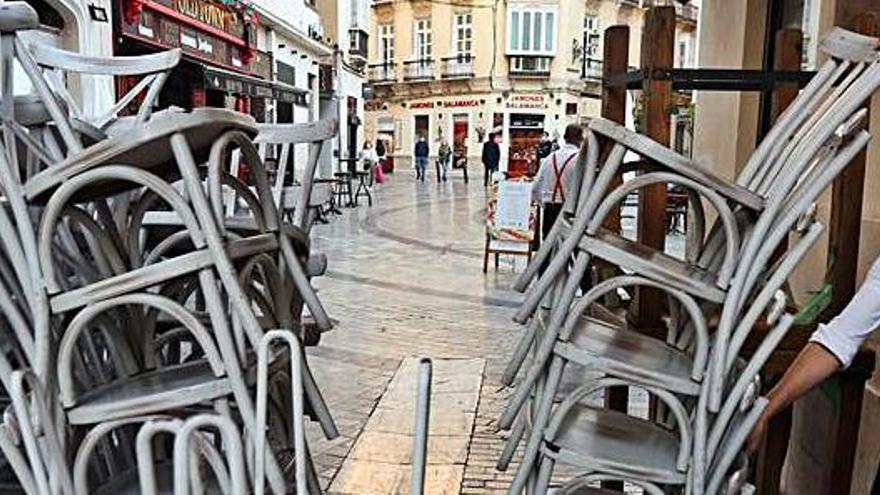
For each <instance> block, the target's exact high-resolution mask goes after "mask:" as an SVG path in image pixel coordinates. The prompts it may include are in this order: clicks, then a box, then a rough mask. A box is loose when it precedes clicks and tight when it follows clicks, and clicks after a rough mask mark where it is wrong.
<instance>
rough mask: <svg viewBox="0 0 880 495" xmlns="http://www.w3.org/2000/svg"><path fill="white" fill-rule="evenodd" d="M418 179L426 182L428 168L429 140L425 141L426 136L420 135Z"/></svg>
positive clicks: (416, 153)
mask: <svg viewBox="0 0 880 495" xmlns="http://www.w3.org/2000/svg"><path fill="white" fill-rule="evenodd" d="M414 151H415V156H416V180H420V181H422V182H425V171H426V170H427V168H428V153H429V151H430V150H429V149H428V142H427V141H425V136H419V140H418V142H416V149H415V150H414Z"/></svg>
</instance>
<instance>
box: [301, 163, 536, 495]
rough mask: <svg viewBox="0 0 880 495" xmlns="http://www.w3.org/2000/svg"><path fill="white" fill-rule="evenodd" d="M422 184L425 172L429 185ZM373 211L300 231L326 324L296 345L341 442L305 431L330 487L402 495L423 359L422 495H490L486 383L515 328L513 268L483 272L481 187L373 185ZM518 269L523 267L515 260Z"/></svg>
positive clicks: (493, 380)
mask: <svg viewBox="0 0 880 495" xmlns="http://www.w3.org/2000/svg"><path fill="white" fill-rule="evenodd" d="M429 178H430V177H429ZM374 193H375V194H374V202H373V206H372V207H368V206H366V205H363V204H362V205H361V206H360V207H358V208H356V209H349V208H344V209H343V215H341V216H333V217H331V222H330V223H329V224H327V225H318V226H316V227H315V229H314V231H313V243H314V245H313V246H314V249H315V250H317V251H320V252H324V253H326V254H327V255H328V258H329V269H328V273H327V275H326V276H324V277H322V278H321V279H320V280H319V281H317V283H316V285H317V288H318V290H319V292H320V297H321V299H322V301H323V302H324V304H325V306H326V308H327V310H328V312H329V313H330V314H331V316H332V317H333V318H334V319H336V320H338V322H339V323H338V325H337V326H336V327H335V328H334V330H333V331H332V332H330V333H328V334H325V335H324V336H323V338H322V341H321V343H320V345H319V346H318V347H316V348H311V349H310V350H309V354H310V356H309V359H310V363H311V365H312V368H313V370H314V372H315V375H316V379H317V381H318V383H319V385H320V387H321V389H322V391H323V392H324V395H325V397H326V399H327V402H328V404H329V406H330V408H331V411H332V412H333V414H334V417H335V419H336V421H337V424H338V426H339V429H340V432H341V437H340V438H337V439H335V440H333V441H326V440H324V439H323V438H322V436H321V434H320V431H319V430H318V428H317V427H316V426H315V425H309V433H310V441H311V443H310V445H311V448H312V451H313V455H314V458H315V462H316V464H317V465H318V470H319V476H320V478H321V482H322V485H323V487H324V488H325V489H328V490H329V492H331V493H357V494H371V493H376V494H384V493H409V470H410V465H409V455H410V449H411V448H412V437H411V435H412V425H413V421H414V413H413V407H414V406H413V404H414V403H415V395H416V394H415V387H414V383H415V381H414V380H415V369H416V367H415V365H414V364H413V363H415V362H416V361H417V360H416V359H414V358H418V357H430V358H432V359H434V360H435V377H434V378H435V380H434V383H435V393H434V400H433V404H432V405H433V409H432V421H431V435H430V438H431V440H430V442H429V451H428V464H429V468H428V474H427V479H426V491H427V493H431V494H435V493H491V492H494V491H503V490H504V488H505V487H506V486H507V484H508V483H509V481H510V479H511V477H512V470H509V471H508V472H506V473H504V472H499V471H497V470H496V469H495V467H494V465H495V461H496V460H497V457H498V455H499V453H500V451H501V448H502V445H503V444H502V439H501V438H500V437H499V436H498V435H497V434H496V433H495V431H494V429H495V428H494V422H495V420H496V418H497V416H498V414H499V413H500V410H501V407H503V405H504V403H505V399H506V397H507V394H509V391H508V390H505V389H502V387H501V385H500V382H499V378H500V375H501V371H502V368H503V366H504V364H505V363H506V360H507V356H508V355H509V353H510V351H511V349H512V347H513V345H514V344H515V342H516V338H517V336H518V335H519V332H520V331H521V330H520V328H519V326H518V325H516V324H514V323H513V321H512V320H511V317H512V314H513V310H514V308H515V307H516V305H517V301H518V300H519V298H520V297H521V296H520V295H519V294H516V293H514V292H512V291H510V290H509V289H508V287H509V286H510V285H511V283H512V281H513V279H514V277H515V276H516V273H515V272H514V261H513V260H512V259H502V263H501V267H500V269H499V270H498V271H497V272H496V271H494V270H493V269H492V267H491V264H490V271H489V273H488V274H485V275H484V274H483V273H482V271H481V270H482V256H483V255H482V250H483V244H484V242H485V239H484V235H485V234H484V228H483V226H484V221H483V215H484V210H485V208H484V201H485V193H484V190H483V188H482V185H481V184H480V183H479V182H473V181H472V182H471V183H470V184H464V183H463V182H462V181H461V179H460V178H458V177H456V179H455V181H450V182H447V183H442V184H437V183H436V182H424V183H416V182H415V181H414V180H413V178H412V176H411V175H409V174H407V173H406V172H398V173H396V174H394V175H390V176H389V180H388V181H387V182H386V183H385V184H381V185H377V187H376V189H375V191H374ZM517 264H518V265H519V268H520V269H521V268H522V264H523V261H522V260H520V261H519V262H517Z"/></svg>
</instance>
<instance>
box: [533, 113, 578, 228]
mask: <svg viewBox="0 0 880 495" xmlns="http://www.w3.org/2000/svg"><path fill="white" fill-rule="evenodd" d="M563 139H564V140H565V144H564V145H563V146H562V147H561V148H559V149H558V150H556V151H553V152H552V153H549V154H548V155H547V156H546V157H544V159H543V160H541V166H540V168H538V173H537V175H535V182H534V183H533V184H532V200H533V201H535V202H537V203H539V204H540V205H541V207H542V210H543V212H544V217H543V219H542V221H541V239H542V240H543V239H544V238H546V237H547V234H549V233H550V229H551V228H552V227H553V223H554V222H556V217H558V216H559V212H560V211H562V205H563V203H565V197H566V195H567V194H569V191H570V188H571V187H573V185H572V184H571V182H572V179H571V177H572V174H574V168H575V160H576V159H577V155H578V151H579V150H580V147H581V144H582V143H583V142H584V131H583V129H582V128H581V127H580V126H579V125H577V124H569V126H568V127H566V128H565V136H564V137H563ZM576 186H577V185H574V187H576Z"/></svg>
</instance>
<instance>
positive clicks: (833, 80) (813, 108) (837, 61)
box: [737, 27, 880, 194]
mask: <svg viewBox="0 0 880 495" xmlns="http://www.w3.org/2000/svg"><path fill="white" fill-rule="evenodd" d="M820 48H821V50H822V51H823V52H824V53H825V54H826V55H828V60H827V61H826V62H825V63H824V64H823V65H822V67H821V68H820V69H819V71H818V72H817V73H816V75H815V76H814V77H813V78H812V80H811V81H810V83H809V84H807V86H806V87H805V88H804V89H803V90H802V91H801V92H800V93H799V95H798V96H797V98H795V100H794V101H793V102H792V103H791V105H789V106H788V107H787V108H786V110H785V111H784V112H783V113H782V115H780V116H779V118H778V119H777V120H776V123H775V125H774V126H773V128H771V130H770V131H769V132H768V133H767V135H766V136H765V137H764V139H763V140H762V141H761V143H760V144H759V145H758V147H757V148H756V150H755V152H754V153H753V154H752V156H751V157H750V158H749V160H748V162H746V164H745V166H744V167H743V169H742V172H741V173H740V174H739V177H738V178H737V183H739V184H740V185H742V186H746V187H748V188H749V189H752V190H755V191H757V192H759V193H763V194H767V193H771V192H772V190H773V184H774V182H775V180H776V178H777V177H778V176H779V175H780V174H795V175H797V174H798V172H797V171H795V170H791V169H790V166H787V160H786V158H787V157H789V156H790V154H791V151H792V150H793V149H794V147H795V146H797V145H798V144H799V143H801V142H802V141H803V140H804V139H805V138H806V137H807V136H808V135H810V133H811V132H814V131H815V130H816V128H817V126H821V124H822V121H823V120H825V119H827V118H828V116H827V113H828V110H829V109H830V108H831V107H832V106H834V105H836V104H838V102H839V101H840V100H846V99H848V98H856V99H857V100H858V101H857V104H859V105H860V104H861V103H862V101H864V100H863V99H862V98H860V96H859V95H856V94H852V93H848V92H847V89H849V88H850V87H851V86H852V85H853V84H854V83H855V82H856V81H857V80H858V79H860V78H861V77H862V76H864V75H865V73H866V72H867V70H868V68H869V67H870V66H872V65H873V64H875V63H876V60H877V49H878V48H880V40H878V39H877V38H872V37H869V36H864V35H860V34H858V33H854V32H851V31H847V30H845V29H842V28H839V27H835V28H832V29H831V30H830V31H829V32H828V33H826V35H825V36H824V37H823V39H822V42H821V44H820ZM833 127H836V125H834V126H832V130H833Z"/></svg>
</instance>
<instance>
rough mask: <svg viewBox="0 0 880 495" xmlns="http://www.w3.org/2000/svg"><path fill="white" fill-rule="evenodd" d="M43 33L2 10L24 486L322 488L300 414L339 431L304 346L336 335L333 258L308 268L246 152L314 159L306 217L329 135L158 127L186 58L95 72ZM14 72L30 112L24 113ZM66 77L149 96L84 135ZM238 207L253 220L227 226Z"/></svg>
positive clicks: (220, 124)
mask: <svg viewBox="0 0 880 495" xmlns="http://www.w3.org/2000/svg"><path fill="white" fill-rule="evenodd" d="M37 26H38V19H37V14H36V13H35V12H34V10H33V9H32V8H31V7H30V6H29V5H27V4H26V3H24V2H6V3H0V55H2V61H0V62H2V65H0V67H2V68H3V69H4V70H5V72H4V74H3V78H4V79H3V81H4V84H3V95H2V96H3V99H2V103H0V119H2V121H0V123H2V128H3V134H2V141H0V188H2V200H3V201H2V205H0V309H2V313H3V316H2V318H0V343H2V351H3V352H2V354H0V383H2V385H3V387H4V388H5V389H6V390H7V391H8V392H9V394H10V396H11V398H12V407H11V408H10V409H8V410H7V413H6V415H4V423H3V426H2V428H0V448H2V450H3V454H4V456H5V457H6V458H7V459H8V461H9V462H10V464H11V465H12V467H13V468H14V470H15V472H16V475H17V476H18V478H19V480H20V482H21V484H22V486H23V488H24V489H25V491H26V492H27V493H38V494H41V495H42V494H49V493H57V492H61V493H77V494H84V493H118V492H119V491H132V492H136V493H139V492H140V491H141V490H144V491H145V492H148V493H188V491H189V490H190V489H193V490H195V491H197V492H199V493H204V492H208V493H217V492H223V493H243V492H244V491H247V490H250V489H251V487H253V488H254V489H255V490H256V491H257V492H258V493H262V492H263V490H265V484H266V482H267V481H268V485H269V487H270V488H271V491H272V492H273V493H286V492H287V491H288V490H289V489H291V488H292V487H293V486H294V485H295V486H296V489H297V491H298V492H299V493H306V492H309V493H316V492H318V491H320V487H319V486H318V483H317V477H316V475H315V472H314V467H313V466H312V464H311V461H310V456H309V452H308V447H307V445H306V443H305V438H304V435H303V425H302V422H303V420H304V415H305V414H306V413H308V415H310V416H311V417H312V418H313V419H315V420H316V421H318V422H319V423H320V425H321V427H322V428H323V431H324V433H325V435H326V436H327V437H328V438H333V437H335V436H336V435H338V433H337V431H336V426H335V424H334V422H333V419H332V417H331V416H330V413H329V410H328V408H327V406H326V404H325V403H324V400H323V398H322V397H321V394H320V391H319V389H318V386H317V384H316V383H315V380H314V378H313V377H312V374H311V372H310V371H309V367H308V364H307V362H306V360H305V355H304V353H303V349H302V346H301V339H302V337H303V333H304V332H305V331H306V329H307V327H309V326H310V327H314V328H315V329H317V330H326V329H329V328H330V326H331V325H332V324H331V321H330V318H329V317H328V315H327V313H326V311H325V310H324V308H323V306H322V305H321V302H320V301H319V300H318V297H317V294H316V293H315V290H314V289H313V288H312V286H311V282H310V279H311V277H313V276H317V275H320V274H321V273H322V272H323V268H324V266H325V265H326V260H324V259H323V257H321V256H318V255H315V254H313V253H311V252H310V246H309V239H308V236H309V228H310V222H311V220H310V217H309V215H308V209H307V208H305V207H303V208H298V209H297V210H295V211H294V215H293V221H292V222H284V221H282V220H281V219H280V217H279V214H278V210H277V203H276V201H275V199H274V197H273V193H272V189H271V187H270V185H269V180H268V174H267V171H266V170H265V167H264V166H263V164H262V160H261V158H260V154H259V152H258V150H257V146H256V144H255V143H254V140H255V139H256V138H258V136H260V135H263V136H264V138H263V139H270V138H271V140H272V142H273V143H277V144H279V145H295V144H303V145H306V146H308V147H309V158H308V162H307V164H306V168H305V172H304V175H303V179H302V182H303V187H302V188H301V189H300V191H299V192H300V195H301V197H300V198H299V203H298V204H300V205H308V204H309V194H310V191H311V184H312V181H313V178H314V173H315V168H316V164H317V160H318V156H319V154H320V150H321V146H322V144H323V142H324V141H326V140H328V139H330V138H332V136H334V135H335V133H336V122H335V121H332V120H328V121H321V122H317V123H313V124H302V125H286V126H272V127H263V128H261V127H259V126H258V125H257V124H256V123H255V121H254V120H253V119H252V118H250V117H249V116H245V115H243V114H240V113H237V112H233V111H227V110H220V109H197V110H193V111H190V112H185V111H168V112H160V113H156V114H153V113H152V106H153V104H154V103H155V101H156V97H157V96H158V94H159V91H160V89H161V86H162V83H163V82H164V80H165V78H166V77H167V73H168V71H170V70H171V69H172V68H173V67H174V65H175V64H176V63H177V61H178V60H179V57H180V54H179V52H168V53H165V54H160V55H158V56H149V57H86V56H82V55H78V54H71V53H69V52H64V51H60V50H57V49H50V48H46V47H40V46H36V45H30V44H28V43H26V42H25V40H24V38H23V37H22V36H21V33H22V32H23V31H25V30H28V29H32V28H36V27H37ZM14 60H15V61H18V62H19V63H20V64H21V66H22V68H23V69H24V71H25V72H26V73H27V75H28V77H29V78H30V80H31V82H32V83H33V87H34V88H35V89H36V94H35V95H29V96H28V97H15V95H14V93H13V88H12V85H11V74H10V73H9V70H10V68H11V67H12V63H13V61H14ZM57 70H62V71H72V72H78V73H96V74H101V75H119V74H123V73H131V74H141V75H145V78H144V79H143V80H142V82H141V84H138V85H137V86H135V88H134V89H133V90H132V91H133V94H130V95H127V96H126V97H125V98H124V100H127V101H135V97H134V95H135V94H138V93H141V92H145V93H146V95H145V98H144V100H143V103H142V106H141V107H140V109H139V111H138V112H137V114H136V116H134V117H118V116H117V114H118V113H119V110H120V109H121V108H122V106H120V105H117V106H116V107H114V108H112V109H110V110H109V111H108V112H107V113H105V114H104V115H103V116H98V117H95V118H89V117H88V116H87V115H84V114H83V113H82V112H80V111H79V110H78V109H77V108H76V107H75V99H73V98H69V96H70V95H69V93H68V91H67V89H66V87H65V81H64V79H63V78H57V77H54V75H53V74H56V73H57ZM117 107H118V108H117ZM20 117H22V118H20ZM23 117H27V119H24V118H23ZM233 160H244V161H246V163H247V165H248V167H249V168H250V171H251V177H252V180H251V181H250V183H245V182H243V181H241V180H240V179H238V178H237V177H236V176H234V175H232V174H230V171H229V167H230V164H231V163H232V161H233ZM230 190H231V191H234V197H235V198H236V201H241V203H242V204H244V205H245V208H239V209H236V210H235V211H234V212H233V213H234V214H231V215H228V214H227V209H226V207H225V206H226V205H225V201H227V198H229V197H230V195H229V194H227V191H230ZM304 308H307V309H308V313H309V315H310V318H311V322H310V323H308V322H307V321H306V316H305V315H304V311H303V310H304ZM279 340H280V341H283V342H284V343H285V344H286V347H281V346H278V345H276V344H275V342H276V341H279ZM28 411H39V414H28ZM159 432H167V433H172V434H174V435H175V438H176V439H175V441H174V445H173V449H172V448H169V444H168V443H165V444H162V442H159V441H156V442H154V441H152V440H151V439H152V438H153V437H154V436H155V435H156V434H157V433H159ZM157 440H160V439H157ZM147 465H149V466H151V467H150V469H149V470H145V469H142V468H143V467H144V466H147ZM288 467H290V468H291V469H287V468H288ZM211 473H213V474H211ZM203 477H204V479H203ZM243 487H244V488H243Z"/></svg>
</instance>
